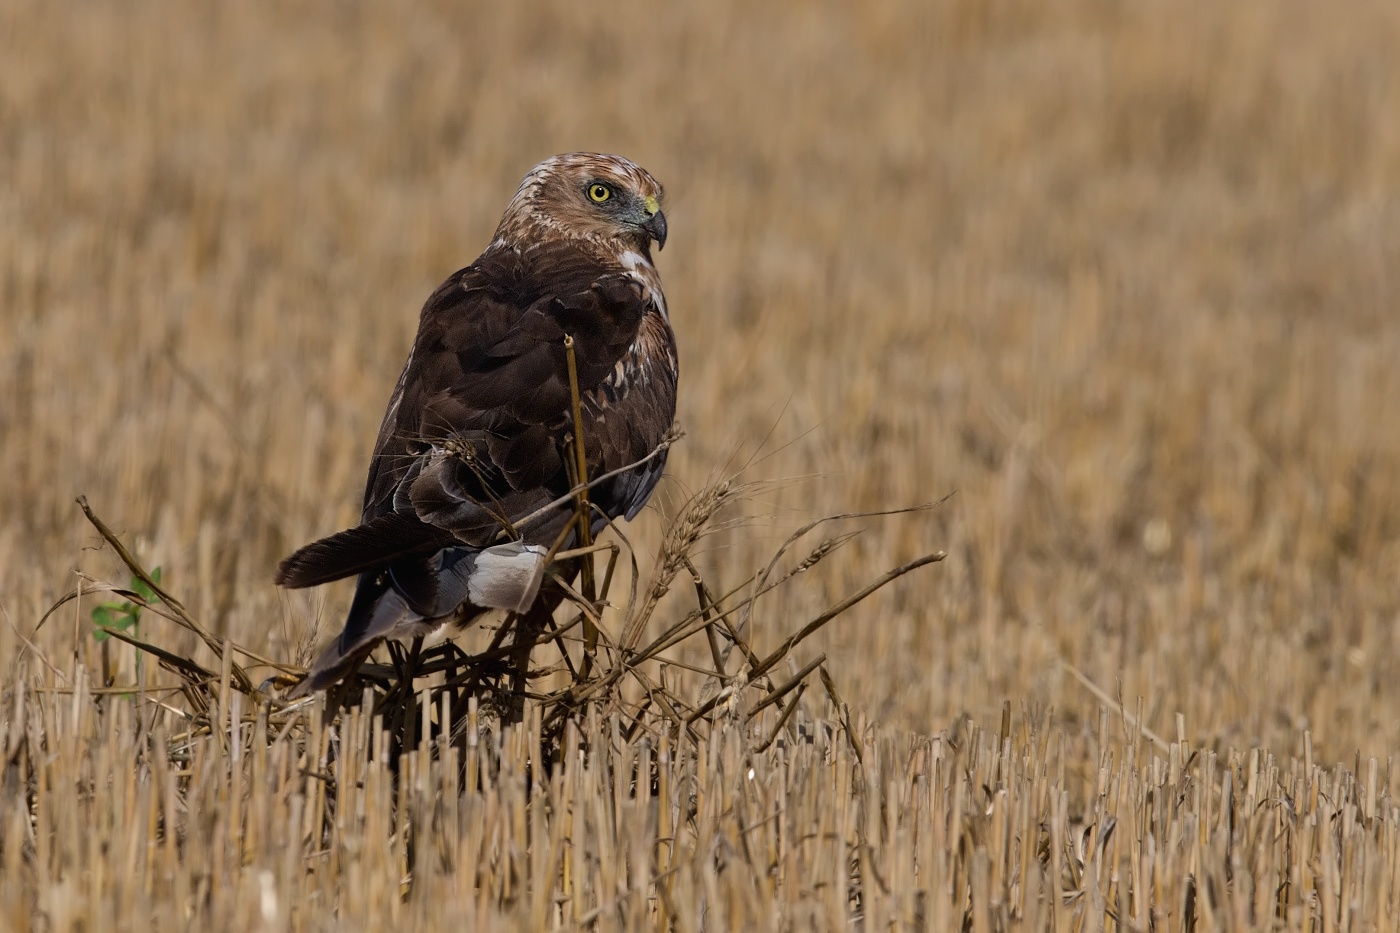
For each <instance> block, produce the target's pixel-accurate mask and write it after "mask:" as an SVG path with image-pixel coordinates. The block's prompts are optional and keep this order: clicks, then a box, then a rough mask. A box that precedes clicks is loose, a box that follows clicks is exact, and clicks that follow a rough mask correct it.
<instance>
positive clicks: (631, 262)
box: [619, 249, 651, 272]
mask: <svg viewBox="0 0 1400 933" xmlns="http://www.w3.org/2000/svg"><path fill="white" fill-rule="evenodd" d="M619 258H620V259H621V260H622V266H623V268H625V269H626V270H627V271H628V272H636V271H637V270H638V269H639V268H641V267H643V266H645V267H647V268H650V267H651V263H649V262H647V258H646V257H645V256H643V255H642V254H641V253H634V252H632V251H631V250H630V249H629V250H627V251H626V252H624V253H623V254H622V256H621V257H619Z"/></svg>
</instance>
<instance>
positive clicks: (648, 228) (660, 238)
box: [642, 210, 666, 250]
mask: <svg viewBox="0 0 1400 933" xmlns="http://www.w3.org/2000/svg"><path fill="white" fill-rule="evenodd" d="M642 230H643V231H644V232H645V233H646V235H647V236H649V237H651V238H652V239H653V240H655V241H656V248H657V249H658V250H662V249H665V248H666V215H665V214H663V213H661V211H659V210H657V211H654V212H651V213H649V214H648V215H647V219H646V220H644V221H642Z"/></svg>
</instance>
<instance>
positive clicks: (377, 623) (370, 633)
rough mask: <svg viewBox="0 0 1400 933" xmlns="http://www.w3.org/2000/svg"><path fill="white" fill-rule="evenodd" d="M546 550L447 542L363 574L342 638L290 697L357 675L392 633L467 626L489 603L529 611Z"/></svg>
mask: <svg viewBox="0 0 1400 933" xmlns="http://www.w3.org/2000/svg"><path fill="white" fill-rule="evenodd" d="M545 556H546V549H545V548H543V547H539V546H537V545H528V544H522V543H520V542H515V541H513V542H510V543H507V544H501V545H497V546H495V547H490V548H472V547H451V548H444V549H443V550H441V551H439V552H438V553H437V554H436V555H434V556H433V557H431V558H428V559H426V560H410V561H402V562H400V563H396V564H394V565H392V566H389V567H387V568H384V569H382V570H377V571H371V572H367V573H362V574H360V579H359V583H358V584H357V585H356V587H355V599H354V601H353V602H351V604H350V612H349V614H348V615H347V616H346V619H345V629H344V631H342V632H341V633H340V636H339V637H338V638H336V639H335V640H334V641H332V642H331V643H330V644H329V645H327V646H326V647H325V649H324V650H322V652H321V653H320V655H318V656H317V658H316V660H315V662H314V663H313V664H312V665H311V669H310V671H308V672H307V675H306V679H305V680H303V681H302V682H301V683H299V684H297V686H296V687H295V688H294V689H293V690H292V691H291V693H290V694H289V695H288V698H289V699H292V698H296V697H300V696H305V695H306V694H308V693H312V692H313V691H316V690H321V689H324V688H326V687H328V686H330V685H331V684H333V683H335V682H336V681H338V680H340V679H341V678H343V677H345V676H347V675H348V674H350V673H351V672H352V671H353V670H354V669H355V668H356V667H357V666H359V664H360V662H361V661H363V660H364V658H365V656H366V655H368V654H369V653H370V652H371V651H373V650H374V648H375V646H376V645H378V644H379V642H380V641H382V640H383V639H385V638H412V637H416V636H418V635H426V634H428V633H429V632H431V631H433V630H434V629H436V628H437V627H438V626H440V625H442V624H443V623H445V622H448V621H455V622H457V623H458V624H460V625H465V624H467V623H468V622H470V621H471V620H472V619H474V618H476V617H477V616H479V615H481V614H482V613H483V612H485V611H486V610H488V609H508V610H510V611H512V612H524V611H525V610H527V609H529V608H530V606H531V605H532V604H533V603H534V601H535V596H536V595H537V594H538V593H539V589H540V583H541V582H542V581H543V579H544V572H545Z"/></svg>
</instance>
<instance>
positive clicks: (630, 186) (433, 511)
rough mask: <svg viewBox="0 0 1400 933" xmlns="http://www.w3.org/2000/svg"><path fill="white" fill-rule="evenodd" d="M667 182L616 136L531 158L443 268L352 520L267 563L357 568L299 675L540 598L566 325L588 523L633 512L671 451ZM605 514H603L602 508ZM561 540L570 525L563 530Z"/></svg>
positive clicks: (556, 484)
mask: <svg viewBox="0 0 1400 933" xmlns="http://www.w3.org/2000/svg"><path fill="white" fill-rule="evenodd" d="M661 197H662V190H661V186H660V185H659V184H657V182H656V180H655V179H653V178H652V177H651V175H649V174H648V173H647V172H646V171H644V170H643V169H642V168H640V167H639V166H637V165H636V164H634V163H632V162H630V161H628V160H627V159H624V158H621V157H619V156H614V155H601V154H596V153H577V152H576V153H567V154H564V155H558V156H554V157H553V158H550V159H546V160H545V161H543V162H541V163H540V164H539V165H537V166H535V167H534V168H533V169H531V170H530V172H529V173H528V174H527V175H526V176H525V178H524V180H523V181H522V182H521V183H520V187H519V189H518V190H517V191H516V193H515V197H514V198H512V199H511V202H510V204H509V205H508V206H507V207H506V210H505V214H504V215H503V216H502V218H501V222H500V226H498V227H497V228H496V234H495V237H494V238H493V239H492V241H491V243H490V245H489V246H487V248H486V251H485V252H483V253H482V254H481V256H480V257H479V258H478V259H477V260H476V262H474V263H472V264H471V265H469V266H467V267H466V268H465V269H462V270H461V271H459V272H456V273H454V274H453V275H452V276H450V277H449V278H448V279H447V281H446V282H444V283H443V284H442V285H441V286H439V287H438V289H437V291H435V292H433V294H432V296H431V297H429V298H428V301H427V303H426V304H425V305H424V306H423V311H422V314H421V317H420V319H419V323H418V335H417V338H416V339H415V340H414V342H413V348H412V350H411V351H410V353H409V355H408V361H407V362H406V363H405V364H404V369H403V373H402V375H400V376H399V381H398V385H397V387H396V388H395V389H394V393H393V395H392V397H391V398H390V399H389V407H388V410H387V411H386V412H385V414H384V421H383V424H382V425H381V426H380V429H379V439H378V441H377V442H376V443H375V447H374V456H373V458H372V459H371V461H370V467H369V479H368V482H367V483H366V486H365V498H364V510H363V512H362V513H361V518H360V524H359V525H358V526H357V527H355V528H351V529H349V530H348V531H342V532H340V533H338V534H334V535H331V536H330V537H328V538H323V539H321V540H319V541H316V542H313V543H311V544H308V545H306V546H305V547H303V548H301V549H300V550H299V551H297V552H296V553H295V554H293V555H292V556H290V557H288V558H287V559H286V560H284V561H283V562H282V563H281V565H280V566H279V567H278V569H277V582H278V583H279V584H281V585H282V586H287V587H306V586H316V585H319V584H322V583H328V582H330V581H332V580H339V579H342V578H344V577H349V576H356V575H358V577H359V583H358V585H357V587H356V590H355V597H354V600H353V602H352V604H351V606H350V612H349V615H348V617H347V618H346V620H345V628H344V630H343V631H342V632H341V634H340V636H339V637H338V638H337V639H336V640H335V641H334V642H332V643H331V644H330V645H329V646H328V647H327V648H326V649H325V650H324V651H323V652H322V653H321V654H320V656H319V657H318V658H317V659H316V661H315V663H314V664H313V665H312V667H311V670H310V672H309V673H308V674H307V677H306V679H305V680H304V681H302V682H301V683H300V684H299V685H298V686H297V687H296V688H295V690H294V691H293V695H303V694H306V693H310V692H312V691H314V690H319V689H322V688H324V687H327V686H329V685H330V684H332V683H334V682H336V681H337V680H339V679H341V678H343V677H344V676H346V675H347V674H348V673H350V672H351V671H353V669H354V668H355V666H357V665H358V664H359V662H360V661H361V660H363V658H364V657H365V656H366V655H367V654H368V653H369V652H370V651H371V650H372V649H373V648H374V646H375V645H377V644H378V643H379V642H380V641H381V640H382V639H385V638H405V637H409V636H414V635H421V634H424V633H426V632H429V631H432V630H434V629H436V628H437V627H438V626H439V625H441V624H443V623H445V622H449V621H450V622H455V623H457V624H466V623H467V622H470V621H471V620H472V619H473V618H475V617H476V616H478V615H480V614H481V613H483V612H485V611H486V610H488V609H509V610H512V611H517V612H523V611H525V610H527V609H528V608H529V607H530V606H531V605H532V604H533V602H534V599H535V595H536V593H537V591H538V589H539V584H540V580H541V578H542V576H543V573H544V569H545V568H544V566H543V565H544V560H545V556H546V553H547V551H548V549H549V548H550V546H551V545H553V544H555V543H556V542H557V541H558V540H559V539H560V537H561V535H563V534H564V530H565V528H566V526H567V525H568V524H569V522H570V521H571V520H572V519H573V516H574V511H573V503H572V501H571V500H569V499H568V495H569V492H570V489H571V487H572V483H571V473H570V468H569V466H566V464H571V463H572V459H573V457H574V451H573V448H572V443H573V436H574V418H573V407H572V399H573V396H572V394H571V391H570V377H569V368H568V361H567V356H566V350H565V337H566V335H567V336H568V337H571V338H572V344H573V349H574V353H575V358H576V362H575V374H576V379H577V384H578V387H579V396H580V401H581V403H582V405H581V412H582V415H581V417H580V419H579V420H580V424H581V426H582V435H583V441H584V443H583V448H584V451H585V453H586V455H587V464H586V465H587V473H588V476H589V477H590V478H593V479H598V478H601V481H600V482H596V484H595V485H593V486H592V488H591V489H590V491H589V498H590V500H591V502H592V504H593V506H594V516H595V518H594V521H593V531H594V532H595V533H596V532H598V531H600V530H601V529H602V528H603V526H604V525H605V524H606V522H607V521H608V520H609V519H612V518H618V517H625V518H627V519H631V518H632V517H634V516H635V515H636V514H637V513H638V512H639V511H640V510H641V508H642V506H643V505H644V504H645V503H646V501H647V498H648V497H649V496H650V495H651V492H652V490H653V489H654V488H655V486H656V483H657V481H658V480H659V479H660V477H661V471H662V469H663V468H664V466H665V460H666V438H667V436H668V433H669V431H670V428H671V424H672V421H673V418H674V416H675V409H676V378H677V362H676V345H675V337H674V335H673V333H672V331H671V325H670V321H669V318H668V316H667V311H666V299H665V297H664V295H663V294H662V292H661V279H660V277H659V276H658V274H657V271H656V267H655V266H654V265H653V264H652V257H651V244H652V243H653V242H655V243H656V245H657V248H658V249H660V248H661V247H664V246H665V244H666V215H665V214H664V213H662V210H661ZM604 516H606V517H604ZM566 545H567V542H566Z"/></svg>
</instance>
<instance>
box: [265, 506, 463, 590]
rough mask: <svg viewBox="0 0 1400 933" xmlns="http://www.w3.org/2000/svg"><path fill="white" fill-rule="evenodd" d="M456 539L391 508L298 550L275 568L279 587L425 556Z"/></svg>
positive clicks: (321, 580) (309, 583) (297, 585)
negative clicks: (384, 512) (375, 516)
mask: <svg viewBox="0 0 1400 933" xmlns="http://www.w3.org/2000/svg"><path fill="white" fill-rule="evenodd" d="M456 540H457V539H456V538H454V537H453V536H452V534H451V533H450V532H446V531H443V530H442V529H441V528H435V527H434V526H432V525H428V524H425V523H424V522H421V521H419V520H418V518H417V516H414V515H409V514H404V513H401V512H390V513H388V514H387V515H381V516H379V517H378V518H374V519H371V520H370V521H368V522H366V523H365V524H363V525H359V526H357V527H355V528H350V529H347V530H345V531H341V532H337V533H336V534H333V535H330V536H329V537H326V538H322V539H321V540H319V541H313V542H311V543H310V544H308V545H306V546H305V547H303V548H301V549H299V550H298V551H297V552H296V553H295V554H293V555H292V556H291V557H288V558H287V559H286V560H284V561H282V563H281V564H279V565H278V567H277V577H276V580H277V583H278V585H280V586H286V587H291V588H293V589H300V588H302V587H307V586H319V585H320V584H322V583H330V582H331V581H333V580H341V579H344V578H345V577H350V576H354V575H355V574H357V573H366V572H368V571H371V570H381V569H383V568H385V567H388V566H390V565H393V564H396V563H398V562H400V561H404V560H407V559H410V558H415V557H427V556H429V555H431V554H432V553H433V552H434V551H437V550H440V549H442V548H443V547H446V546H448V545H450V544H452V543H453V542H454V541H456Z"/></svg>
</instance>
